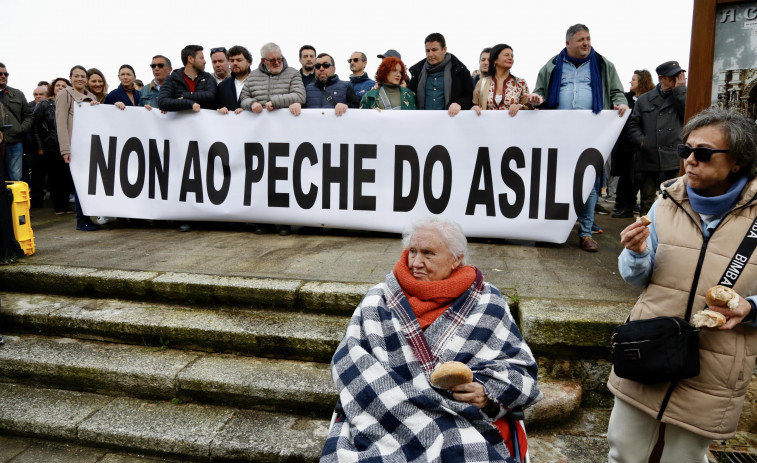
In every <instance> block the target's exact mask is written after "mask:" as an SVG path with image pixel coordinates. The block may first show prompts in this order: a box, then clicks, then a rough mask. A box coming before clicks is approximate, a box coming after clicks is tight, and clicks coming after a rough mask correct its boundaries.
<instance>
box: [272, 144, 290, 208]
mask: <svg viewBox="0 0 757 463" xmlns="http://www.w3.org/2000/svg"><path fill="white" fill-rule="evenodd" d="M286 157H289V143H269V144H268V207H289V193H278V192H276V181H277V180H287V178H288V175H287V168H286V167H279V166H277V165H276V158H286Z"/></svg>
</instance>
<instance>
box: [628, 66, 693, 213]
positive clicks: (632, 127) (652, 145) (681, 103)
mask: <svg viewBox="0 0 757 463" xmlns="http://www.w3.org/2000/svg"><path fill="white" fill-rule="evenodd" d="M656 71H657V77H658V79H659V82H660V83H659V84H657V87H655V88H654V89H653V90H651V91H649V92H647V93H645V94H643V95H641V96H640V97H639V98H638V100H636V106H634V108H633V112H632V113H631V117H630V118H629V120H628V140H629V142H630V143H631V145H632V146H633V147H634V149H635V150H636V156H635V166H634V167H635V171H636V180H637V182H638V184H639V188H640V189H641V212H642V214H646V212H647V211H648V210H649V208H650V207H652V203H654V200H655V197H656V195H657V191H658V190H659V189H660V184H661V183H663V182H664V181H665V180H669V179H671V178H675V177H677V176H678V171H679V168H680V161H679V158H678V152H677V147H678V145H679V144H680V143H681V133H682V131H683V115H684V109H685V106H686V71H684V70H683V69H681V66H679V64H678V62H677V61H667V62H665V63H662V64H661V65H659V66H657V69H656Z"/></svg>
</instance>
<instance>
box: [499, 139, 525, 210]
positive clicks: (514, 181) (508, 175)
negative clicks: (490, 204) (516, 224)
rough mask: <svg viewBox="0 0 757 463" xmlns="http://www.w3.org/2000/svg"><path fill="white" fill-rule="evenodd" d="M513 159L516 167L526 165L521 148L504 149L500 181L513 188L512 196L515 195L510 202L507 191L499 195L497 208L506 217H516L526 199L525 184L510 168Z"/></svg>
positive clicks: (521, 167) (519, 167) (520, 167)
mask: <svg viewBox="0 0 757 463" xmlns="http://www.w3.org/2000/svg"><path fill="white" fill-rule="evenodd" d="M513 161H515V167H516V168H518V169H523V168H524V167H526V156H525V155H524V154H523V150H521V149H520V148H518V147H517V146H511V147H509V148H507V149H506V150H505V153H504V154H503V155H502V164H501V165H500V171H501V173H502V181H503V182H505V185H507V187H508V188H510V189H511V190H513V196H514V197H515V199H514V201H513V203H512V204H510V202H509V201H508V200H507V193H502V194H500V195H499V210H500V211H501V212H502V215H503V216H505V217H507V218H508V219H514V218H516V217H518V216H519V215H520V213H521V211H522V210H523V203H525V201H526V185H525V184H524V183H523V179H522V178H521V176H520V175H518V174H517V173H516V172H515V171H514V170H512V169H510V163H512V162H513Z"/></svg>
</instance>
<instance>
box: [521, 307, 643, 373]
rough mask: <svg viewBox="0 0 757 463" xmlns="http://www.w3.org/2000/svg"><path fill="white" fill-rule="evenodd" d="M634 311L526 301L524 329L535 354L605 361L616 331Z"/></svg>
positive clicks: (522, 329)
mask: <svg viewBox="0 0 757 463" xmlns="http://www.w3.org/2000/svg"><path fill="white" fill-rule="evenodd" d="M630 310H631V306H630V305H629V304H626V303H622V302H609V303H605V302H598V301H587V300H573V299H523V300H521V301H520V315H521V319H522V321H521V327H520V328H521V331H522V332H523V337H524V338H525V339H526V341H527V342H528V345H529V347H531V350H532V351H533V352H534V355H537V356H540V355H543V356H551V357H554V358H583V359H591V358H603V357H607V356H609V353H610V335H611V333H612V330H613V328H615V327H616V326H618V325H620V324H622V323H623V321H624V320H625V319H626V317H627V316H628V313H629V312H630Z"/></svg>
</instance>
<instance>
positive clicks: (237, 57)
mask: <svg viewBox="0 0 757 463" xmlns="http://www.w3.org/2000/svg"><path fill="white" fill-rule="evenodd" d="M229 63H230V65H231V78H230V79H225V80H224V81H223V82H221V83H220V84H218V93H217V95H216V98H217V100H218V110H219V111H220V112H222V113H224V114H225V113H228V112H229V111H233V112H235V113H237V114H239V113H240V112H242V106H241V105H240V103H241V101H240V95H241V93H242V88H243V87H244V80H245V79H246V78H247V76H249V75H250V66H251V65H252V54H251V53H250V51H249V50H247V49H246V48H245V47H243V46H241V45H234V46H233V47H231V48H229ZM224 108H225V109H226V111H224Z"/></svg>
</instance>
